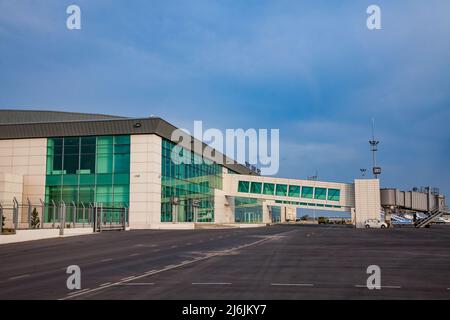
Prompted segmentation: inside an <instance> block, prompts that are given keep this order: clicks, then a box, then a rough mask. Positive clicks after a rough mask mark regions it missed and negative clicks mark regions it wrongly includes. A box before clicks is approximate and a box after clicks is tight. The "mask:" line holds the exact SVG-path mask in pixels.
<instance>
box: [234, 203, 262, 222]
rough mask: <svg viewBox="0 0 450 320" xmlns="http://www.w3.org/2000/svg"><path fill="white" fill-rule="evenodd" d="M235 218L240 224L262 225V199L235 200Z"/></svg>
mask: <svg viewBox="0 0 450 320" xmlns="http://www.w3.org/2000/svg"><path fill="white" fill-rule="evenodd" d="M234 206H235V208H234V218H235V222H238V223H262V221H263V206H262V200H261V199H254V198H240V197H236V198H234Z"/></svg>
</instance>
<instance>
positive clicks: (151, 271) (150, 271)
mask: <svg viewBox="0 0 450 320" xmlns="http://www.w3.org/2000/svg"><path fill="white" fill-rule="evenodd" d="M155 271H156V270H149V271H147V272H146V273H153V272H155Z"/></svg>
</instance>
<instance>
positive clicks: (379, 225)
mask: <svg viewBox="0 0 450 320" xmlns="http://www.w3.org/2000/svg"><path fill="white" fill-rule="evenodd" d="M364 225H365V227H366V229H385V228H387V227H388V225H387V223H386V222H384V221H380V220H378V219H368V220H366V221H364Z"/></svg>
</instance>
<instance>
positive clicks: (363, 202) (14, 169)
mask: <svg viewBox="0 0 450 320" xmlns="http://www.w3.org/2000/svg"><path fill="white" fill-rule="evenodd" d="M175 129H177V128H176V127H174V126H173V125H171V124H170V123H168V122H166V121H165V120H163V119H161V118H155V117H151V118H142V119H130V118H123V117H117V116H108V115H97V114H83V113H67V112H51V111H17V110H0V205H1V206H3V207H6V206H8V205H11V203H12V202H13V201H15V202H18V203H33V204H34V203H36V204H39V203H42V204H43V205H45V204H52V203H53V204H59V203H65V204H66V205H71V204H73V205H74V206H77V207H81V206H83V207H88V206H94V205H95V206H98V205H99V204H101V205H102V206H104V207H105V208H126V209H127V224H128V226H129V227H130V228H131V229H159V228H184V227H186V228H189V227H192V226H193V225H194V224H236V223H238V224H243V223H254V224H266V223H271V222H285V221H286V220H289V219H291V220H292V219H294V220H295V216H296V208H308V209H318V210H329V211H338V212H344V211H345V212H351V214H352V220H353V223H354V224H355V225H356V226H359V227H361V226H363V223H364V221H365V220H366V219H369V218H375V219H376V218H378V219H379V218H380V212H381V208H382V199H381V192H380V185H379V180H378V179H356V180H354V181H352V182H350V183H337V182H326V181H310V180H298V179H284V178H273V177H264V176H261V175H260V174H259V173H258V172H257V171H255V170H252V168H249V167H248V166H244V165H241V164H238V163H235V162H234V163H228V162H229V161H228V162H227V161H224V162H223V163H225V164H219V163H201V164H197V163H198V162H199V161H192V164H174V163H173V162H172V161H171V158H170V155H171V151H172V149H173V148H174V146H175V145H176V143H177V141H172V140H171V135H172V132H173V131H174V130H175ZM192 150H193V148H192V149H191V148H186V149H185V150H183V152H186V153H187V154H189V157H192V159H195V158H198V157H200V158H201V157H202V155H199V154H196V153H195V152H193V151H192ZM221 156H223V155H221ZM223 157H224V158H225V156H223ZM197 160H198V159H197ZM13 199H15V200H13ZM433 199H435V200H436V203H433V204H430V203H427V208H424V209H426V210H430V208H431V207H441V206H442V207H443V206H444V205H445V203H444V200H443V197H441V196H439V197H436V198H433ZM391 200H392V199H390V201H391ZM427 201H428V202H430V201H429V200H427ZM42 214H43V215H42V217H43V219H44V221H43V223H44V224H45V223H49V222H50V221H49V219H50V217H48V216H47V214H46V213H44V212H43V213H42Z"/></svg>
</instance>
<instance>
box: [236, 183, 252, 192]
mask: <svg viewBox="0 0 450 320" xmlns="http://www.w3.org/2000/svg"><path fill="white" fill-rule="evenodd" d="M249 191H250V182H248V181H239V184H238V192H244V193H249Z"/></svg>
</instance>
